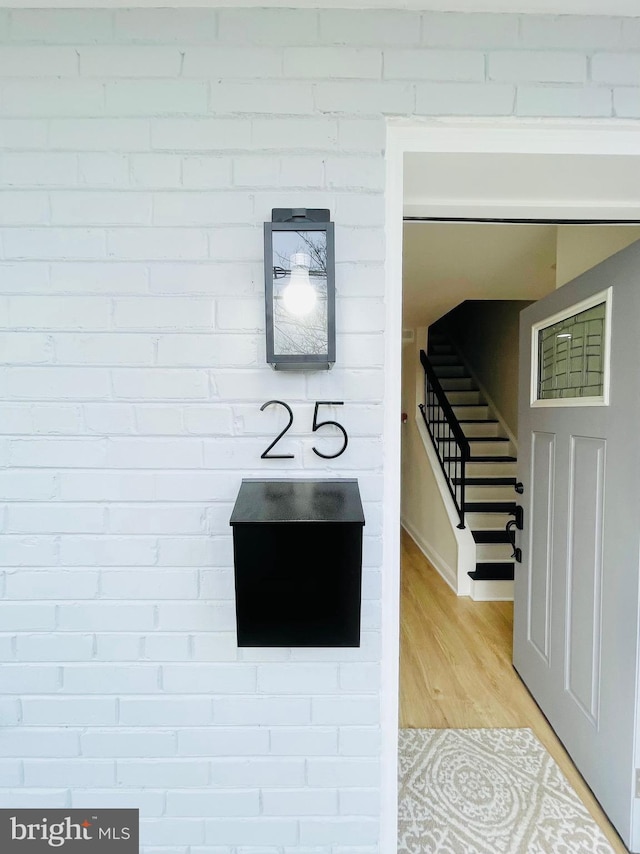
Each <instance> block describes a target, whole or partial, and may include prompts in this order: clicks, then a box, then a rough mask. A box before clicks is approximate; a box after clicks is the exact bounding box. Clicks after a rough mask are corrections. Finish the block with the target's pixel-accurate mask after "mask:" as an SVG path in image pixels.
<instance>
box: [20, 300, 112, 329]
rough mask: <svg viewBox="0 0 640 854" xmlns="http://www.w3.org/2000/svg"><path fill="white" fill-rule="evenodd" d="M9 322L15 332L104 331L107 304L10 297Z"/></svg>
mask: <svg viewBox="0 0 640 854" xmlns="http://www.w3.org/2000/svg"><path fill="white" fill-rule="evenodd" d="M9 322H10V324H11V326H13V327H16V328H36V329H38V328H39V329H94V330H95V329H105V328H106V327H107V326H108V323H109V303H108V300H106V299H103V298H102V297H80V296H77V297H76V296H73V297H42V296H38V297H36V296H33V297H18V296H14V297H11V299H10V301H9Z"/></svg>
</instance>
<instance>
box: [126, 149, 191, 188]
mask: <svg viewBox="0 0 640 854" xmlns="http://www.w3.org/2000/svg"><path fill="white" fill-rule="evenodd" d="M130 164H131V186H132V187H145V188H147V187H148V188H151V189H158V188H160V187H162V188H170V189H174V188H179V187H181V186H182V158H181V157H180V155H177V154H132V155H131V158H130Z"/></svg>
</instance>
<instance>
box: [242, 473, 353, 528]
mask: <svg viewBox="0 0 640 854" xmlns="http://www.w3.org/2000/svg"><path fill="white" fill-rule="evenodd" d="M273 522H294V523H295V522H319V523H323V522H328V523H333V524H335V523H342V522H343V523H348V524H356V525H364V512H363V510H362V501H361V499H360V490H359V488H358V481H357V480H356V479H355V478H326V479H325V478H323V479H320V480H319V479H317V478H313V479H310V478H282V479H278V480H273V479H271V480H269V479H251V478H245V479H243V481H242V484H241V486H240V491H239V493H238V497H237V499H236V503H235V505H234V508H233V512H232V514H231V520H230V523H229V524H231V525H248V524H251V525H254V524H256V523H273Z"/></svg>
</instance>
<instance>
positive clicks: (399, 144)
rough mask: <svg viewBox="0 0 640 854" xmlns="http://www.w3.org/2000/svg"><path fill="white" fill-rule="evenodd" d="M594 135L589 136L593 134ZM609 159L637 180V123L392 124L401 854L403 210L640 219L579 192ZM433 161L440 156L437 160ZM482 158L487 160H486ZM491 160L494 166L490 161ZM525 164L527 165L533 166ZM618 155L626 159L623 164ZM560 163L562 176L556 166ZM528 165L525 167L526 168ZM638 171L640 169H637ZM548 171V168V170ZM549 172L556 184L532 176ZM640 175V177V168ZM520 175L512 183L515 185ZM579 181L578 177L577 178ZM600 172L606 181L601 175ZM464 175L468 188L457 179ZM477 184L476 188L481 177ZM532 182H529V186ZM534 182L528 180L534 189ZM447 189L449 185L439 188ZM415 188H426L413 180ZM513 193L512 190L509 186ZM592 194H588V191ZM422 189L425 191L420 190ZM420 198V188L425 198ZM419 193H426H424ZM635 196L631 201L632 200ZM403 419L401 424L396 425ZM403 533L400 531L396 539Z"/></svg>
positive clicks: (391, 727)
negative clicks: (583, 165)
mask: <svg viewBox="0 0 640 854" xmlns="http://www.w3.org/2000/svg"><path fill="white" fill-rule="evenodd" d="M585 130H589V133H588V134H587V133H585ZM579 154H584V155H585V156H589V157H596V158H601V159H600V160H599V161H598V162H597V164H596V165H602V166H605V161H607V160H608V161H609V166H612V167H613V168H619V169H620V170H621V173H623V174H625V175H626V176H627V177H628V176H629V175H630V174H631V172H630V171H629V170H630V164H632V163H633V161H631V159H630V158H632V157H637V156H638V155H640V145H639V144H638V136H637V127H636V123H632V122H631V123H618V122H607V121H604V122H584V123H582V122H580V123H568V124H567V123H564V124H563V123H558V122H553V121H551V122H536V123H532V122H527V121H524V122H513V121H505V122H499V121H498V122H486V121H477V122H473V121H462V122H461V121H457V120H453V121H449V120H443V121H435V122H425V123H424V124H423V125H422V126H417V125H416V124H415V123H411V124H408V123H406V122H404V123H402V122H401V123H398V124H397V125H395V126H393V124H390V126H389V129H388V146H387V161H388V173H387V174H388V182H387V214H388V217H387V239H388V243H387V256H388V265H387V272H388V279H387V281H388V291H387V296H388V301H387V327H386V328H387V330H388V333H387V336H386V371H385V372H386V378H387V387H386V388H387V391H386V398H385V403H386V412H385V416H386V419H387V420H386V424H385V447H386V449H387V451H388V454H386V459H387V461H388V463H387V467H386V478H387V480H386V483H387V487H388V489H387V490H386V492H385V495H386V499H385V538H384V549H385V567H386V569H385V577H384V591H383V685H385V686H386V687H385V689H384V690H383V698H382V702H383V730H384V747H383V789H384V794H383V816H382V818H383V850H385V851H389V852H391V851H393V850H395V845H396V839H397V836H396V832H397V800H396V798H397V783H396V774H395V771H396V763H397V752H396V751H397V721H398V717H397V712H398V695H397V673H398V669H397V668H398V664H397V662H398V658H397V655H398V640H397V638H398V627H399V621H398V614H399V566H398V564H399V561H398V558H397V554H398V541H399V536H398V533H397V527H396V526H397V520H398V518H399V515H400V484H399V478H398V477H397V472H396V474H395V475H394V473H393V472H392V471H391V469H392V468H393V461H394V460H397V461H398V462H399V447H400V429H401V428H400V424H399V419H397V413H398V410H399V408H400V406H399V404H400V398H401V395H400V387H399V382H398V380H399V376H400V361H401V329H402V323H401V315H402V311H401V308H402V306H401V298H400V281H401V279H402V270H401V261H400V258H401V250H402V213H403V212H404V213H405V214H409V215H417V216H425V215H426V216H435V217H437V218H442V217H450V216H455V217H456V218H460V219H469V218H471V219H473V218H478V217H480V218H487V217H489V218H497V219H505V218H510V217H511V218H517V219H523V218H524V219H529V220H538V219H546V218H553V219H558V218H562V219H576V220H579V221H580V222H583V221H585V220H593V219H594V218H600V217H602V216H606V217H607V219H621V220H632V219H635V220H637V219H638V213H639V211H640V188H639V187H633V186H630V185H629V182H628V181H627V182H626V185H625V190H626V195H625V193H624V192H623V193H618V190H620V187H621V185H620V186H618V188H617V189H616V188H614V190H613V191H612V192H610V193H607V192H606V187H605V186H603V187H601V190H600V191H599V192H596V193H594V194H592V195H591V196H590V197H589V193H590V192H591V191H592V190H593V184H591V185H589V188H588V191H587V192H586V195H585V192H582V193H581V192H580V190H579V188H578V189H577V188H576V187H575V186H573V185H572V186H569V184H570V181H569V179H568V177H567V176H568V175H569V174H570V173H568V172H567V171H566V164H565V165H563V164H562V160H563V158H564V159H565V160H566V156H567V155H569V156H570V157H571V158H572V163H573V164H574V165H575V162H576V161H575V157H576V155H579ZM412 155H416V156H418V155H420V156H421V157H423V158H424V157H425V156H426V157H427V160H424V159H423V161H422V163H423V164H425V165H427V168H426V170H425V176H426V179H425V181H423V184H422V187H424V185H425V183H426V184H427V185H429V187H430V188H431V190H432V192H431V194H430V195H429V193H427V195H425V196H424V198H423V199H421V200H420V199H419V200H418V202H416V198H417V197H416V196H415V193H414V197H413V198H409V197H407V195H406V193H405V192H403V186H402V175H403V174H404V175H405V177H406V176H407V175H408V174H409V172H410V169H408V168H407V167H408V166H409V165H410V164H409V159H410V156H412ZM492 156H493V157H494V161H493V163H494V167H495V168H493V169H486V168H485V164H486V163H487V162H489V161H488V160H487V158H489V159H490V158H491V157H492ZM429 158H431V159H430V160H429ZM478 158H479V159H478ZM483 158H484V162H483ZM523 158H524V159H523ZM616 158H617V159H616ZM554 163H555V165H556V167H557V168H556V169H555V171H554V169H553V168H552V167H553V165H554ZM507 166H513V167H514V168H515V174H516V176H518V180H516V181H515V182H514V181H513V180H512V181H511V183H512V192H511V193H510V194H507V195H503V196H502V197H501V196H500V192H497V191H496V189H495V186H489V184H487V183H486V182H485V185H484V186H482V181H483V180H484V179H487V178H490V177H491V176H493V177H495V176H496V175H500V174H504V173H510V169H509V168H506V167H507ZM523 167H525V168H523ZM631 168H633V169H635V167H631ZM540 169H541V170H542V171H540ZM545 170H546V172H548V173H549V174H553V177H554V179H555V185H554V186H553V187H552V188H550V187H549V185H548V184H546V185H545V184H544V182H540V181H539V180H536V179H532V176H533V175H534V173H535V174H537V175H538V176H539V175H540V174H544V173H545ZM635 171H636V174H638V170H635ZM513 174H514V173H513V170H511V173H510V176H509V177H510V180H511V179H513ZM573 174H575V170H574V172H573ZM594 174H600V175H601V173H600V172H599V171H598V169H596V170H595V172H594ZM452 176H453V177H456V176H457V177H458V178H460V180H459V181H457V182H456V180H452ZM474 176H475V178H476V179H477V180H476V182H475V185H474V183H473V181H472V180H470V179H471V178H473V177H474ZM520 178H522V179H523V180H520ZM527 181H528V183H527ZM438 182H439V183H438ZM409 184H411V185H412V186H413V189H414V190H415V189H416V187H418V185H417V184H416V183H415V182H413V181H409ZM503 189H504V188H503ZM582 189H583V190H584V187H583V188H582ZM418 190H420V187H418ZM416 192H418V191H416ZM418 195H419V193H418ZM622 196H625V198H622ZM396 419H397V420H396ZM394 529H395V533H394Z"/></svg>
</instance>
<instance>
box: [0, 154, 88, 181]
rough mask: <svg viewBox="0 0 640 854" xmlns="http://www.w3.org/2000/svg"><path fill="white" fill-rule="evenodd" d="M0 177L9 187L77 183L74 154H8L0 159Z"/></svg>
mask: <svg viewBox="0 0 640 854" xmlns="http://www.w3.org/2000/svg"><path fill="white" fill-rule="evenodd" d="M2 176H3V180H4V182H5V183H6V185H7V186H9V187H65V186H73V185H74V184H76V183H77V181H78V158H77V157H76V156H75V155H74V154H48V153H41V152H29V153H13V152H11V153H9V154H5V155H4V156H3V158H2Z"/></svg>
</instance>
